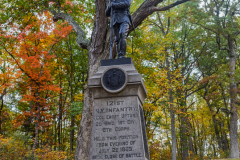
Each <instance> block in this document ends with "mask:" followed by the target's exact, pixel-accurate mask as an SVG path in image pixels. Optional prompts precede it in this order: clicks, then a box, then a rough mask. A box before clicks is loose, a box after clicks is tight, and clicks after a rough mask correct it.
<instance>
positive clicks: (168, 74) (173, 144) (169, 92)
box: [165, 49, 177, 160]
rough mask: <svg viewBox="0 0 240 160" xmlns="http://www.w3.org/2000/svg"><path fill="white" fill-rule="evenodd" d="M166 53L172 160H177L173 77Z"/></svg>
mask: <svg viewBox="0 0 240 160" xmlns="http://www.w3.org/2000/svg"><path fill="white" fill-rule="evenodd" d="M165 52H166V64H167V71H168V72H167V78H168V83H169V86H170V88H169V90H168V96H169V103H170V117H171V136H172V158H171V159H172V160H176V159H177V141H176V130H175V113H174V109H173V107H174V106H173V95H172V94H173V93H172V88H171V85H172V80H171V79H172V77H171V73H170V63H169V60H168V57H169V55H168V53H167V49H165Z"/></svg>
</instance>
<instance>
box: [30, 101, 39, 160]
mask: <svg viewBox="0 0 240 160" xmlns="http://www.w3.org/2000/svg"><path fill="white" fill-rule="evenodd" d="M39 120H40V106H39V105H38V104H37V115H36V122H35V139H34V144H33V148H32V160H33V159H34V152H35V150H36V147H37V143H38V134H39V126H38V123H39Z"/></svg>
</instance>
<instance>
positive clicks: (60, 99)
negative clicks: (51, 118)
mask: <svg viewBox="0 0 240 160" xmlns="http://www.w3.org/2000/svg"><path fill="white" fill-rule="evenodd" d="M59 79H60V89H62V76H61V74H59ZM58 112H59V117H58V126H57V130H58V144H59V148H60V150H61V124H62V91H60V95H59V104H58Z"/></svg>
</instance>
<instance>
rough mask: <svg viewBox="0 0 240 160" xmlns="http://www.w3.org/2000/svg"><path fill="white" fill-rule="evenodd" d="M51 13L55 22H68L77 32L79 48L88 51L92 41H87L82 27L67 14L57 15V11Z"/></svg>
mask: <svg viewBox="0 0 240 160" xmlns="http://www.w3.org/2000/svg"><path fill="white" fill-rule="evenodd" d="M50 12H51V13H52V14H53V21H54V22H57V21H58V20H61V19H64V20H66V21H67V22H68V23H69V24H70V25H71V26H72V27H73V29H74V30H75V32H76V33H77V39H76V42H77V44H78V46H79V47H81V48H83V49H88V47H89V45H90V41H89V40H88V39H86V38H85V37H86V34H85V32H84V30H83V29H82V28H81V27H80V25H79V24H78V23H77V22H76V21H74V19H73V18H72V17H71V16H70V15H68V14H65V13H57V12H56V11H51V10H50Z"/></svg>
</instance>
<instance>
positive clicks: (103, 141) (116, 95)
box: [88, 58, 150, 160]
mask: <svg viewBox="0 0 240 160" xmlns="http://www.w3.org/2000/svg"><path fill="white" fill-rule="evenodd" d="M88 87H89V88H90V90H91V92H92V93H93V98H94V108H93V122H92V132H91V144H90V152H89V153H90V155H89V159H90V160H150V158H149V151H148V144H147V136H146V128H145V120H144V113H143V108H142V104H143V101H144V99H145V98H146V96H147V92H146V88H145V85H144V83H143V81H142V77H141V75H140V74H139V73H138V72H137V70H136V69H135V67H134V64H133V63H132V59H131V58H122V59H110V60H102V61H101V66H100V67H99V68H98V71H97V72H96V73H95V74H94V75H93V76H92V77H91V78H90V79H89V80H88Z"/></svg>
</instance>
